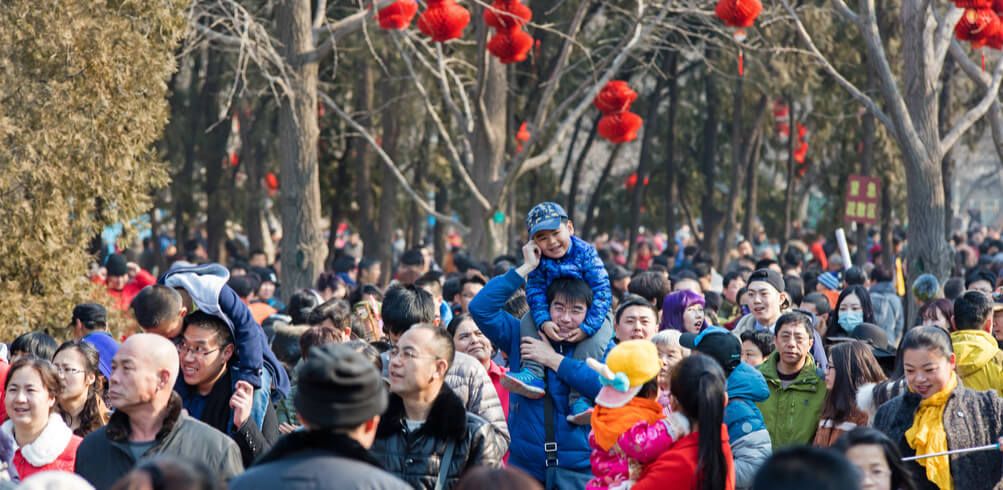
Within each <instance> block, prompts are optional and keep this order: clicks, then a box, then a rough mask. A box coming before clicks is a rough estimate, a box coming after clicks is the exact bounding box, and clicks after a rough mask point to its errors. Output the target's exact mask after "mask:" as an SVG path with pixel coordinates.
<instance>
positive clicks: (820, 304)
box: [798, 292, 832, 315]
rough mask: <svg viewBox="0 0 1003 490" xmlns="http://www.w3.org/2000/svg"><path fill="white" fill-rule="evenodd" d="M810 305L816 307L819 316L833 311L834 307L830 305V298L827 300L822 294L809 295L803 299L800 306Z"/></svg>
mask: <svg viewBox="0 0 1003 490" xmlns="http://www.w3.org/2000/svg"><path fill="white" fill-rule="evenodd" d="M804 303H810V304H811V305H813V306H814V307H815V312H816V313H817V314H819V315H825V314H827V313H829V312H831V311H832V306H831V305H830V304H829V298H826V297H825V295H824V294H822V293H817V292H816V293H808V294H806V295H805V296H804V298H801V301H800V302H799V303H798V304H804Z"/></svg>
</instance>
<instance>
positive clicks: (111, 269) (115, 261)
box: [104, 254, 129, 277]
mask: <svg viewBox="0 0 1003 490" xmlns="http://www.w3.org/2000/svg"><path fill="white" fill-rule="evenodd" d="M104 268H105V270H106V271H108V275H109V276H111V277H115V276H124V275H126V274H128V273H129V266H128V265H127V263H126V260H125V257H123V256H121V255H119V254H114V255H110V256H108V260H107V261H106V262H105V264H104Z"/></svg>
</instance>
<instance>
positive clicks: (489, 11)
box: [484, 0, 533, 29]
mask: <svg viewBox="0 0 1003 490" xmlns="http://www.w3.org/2000/svg"><path fill="white" fill-rule="evenodd" d="M530 20H533V11H532V10H530V8H529V7H527V6H525V5H523V4H522V3H520V2H519V0H495V1H494V3H492V4H491V7H490V8H486V9H484V23H485V24H487V25H488V27H492V28H494V29H507V28H510V27H522V26H524V25H526V23H527V22H529V21H530Z"/></svg>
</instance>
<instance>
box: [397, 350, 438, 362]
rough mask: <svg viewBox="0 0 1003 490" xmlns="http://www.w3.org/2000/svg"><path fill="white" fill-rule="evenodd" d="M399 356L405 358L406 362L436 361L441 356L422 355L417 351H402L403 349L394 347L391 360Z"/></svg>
mask: <svg viewBox="0 0 1003 490" xmlns="http://www.w3.org/2000/svg"><path fill="white" fill-rule="evenodd" d="M397 356H401V357H403V358H404V360H407V361H413V360H415V359H435V360H439V356H430V355H421V354H419V353H418V352H417V351H414V350H411V349H406V350H401V349H399V348H397V347H394V348H393V349H390V359H393V358H395V357H397Z"/></svg>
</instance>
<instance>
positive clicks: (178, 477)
mask: <svg viewBox="0 0 1003 490" xmlns="http://www.w3.org/2000/svg"><path fill="white" fill-rule="evenodd" d="M111 488H112V490H141V489H142V490H147V489H150V488H152V489H153V490H220V489H223V488H226V485H225V484H223V483H222V481H221V480H220V479H219V478H217V477H216V475H214V474H213V472H212V471H210V470H209V468H208V467H206V465H205V463H202V462H201V461H195V460H191V459H183V458H178V457H175V456H168V455H163V454H161V455H159V456H155V457H154V458H153V459H150V460H147V461H145V462H142V463H140V464H139V465H138V466H136V468H134V469H133V470H132V471H130V472H128V473H126V474H125V476H123V477H122V479H120V480H118V481H117V482H115V486H113V487H111Z"/></svg>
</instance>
